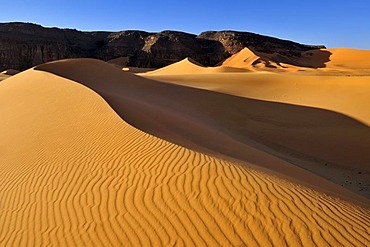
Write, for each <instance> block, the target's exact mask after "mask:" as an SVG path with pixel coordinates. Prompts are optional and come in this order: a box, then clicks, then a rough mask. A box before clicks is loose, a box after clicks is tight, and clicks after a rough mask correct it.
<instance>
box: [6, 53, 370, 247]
mask: <svg viewBox="0 0 370 247" xmlns="http://www.w3.org/2000/svg"><path fill="white" fill-rule="evenodd" d="M334 53H335V52H334ZM248 54H250V53H248ZM345 56H346V55H345ZM231 59H234V60H235V57H234V58H231ZM257 59H259V58H258V57H257ZM340 59H342V55H340V54H338V60H337V61H340ZM236 60H238V59H236ZM355 60H356V59H355ZM360 60H361V59H360ZM333 61H334V60H333ZM356 61H358V60H356ZM361 61H362V60H361ZM225 62H227V63H229V62H230V61H225ZM236 62H237V63H238V64H240V61H239V60H238V61H236ZM247 63H248V64H249V65H248V66H245V67H243V64H241V65H240V66H239V65H237V64H236V63H235V64H234V63H232V62H230V63H229V64H227V65H223V66H219V67H217V68H205V67H202V66H200V65H197V64H196V63H195V62H194V61H191V60H189V59H186V60H183V61H182V62H180V63H178V64H174V65H171V66H172V67H167V68H163V69H160V70H158V71H156V72H155V71H154V72H149V73H147V74H145V76H138V75H135V74H132V73H127V72H125V71H122V69H120V68H117V67H116V66H114V65H110V64H108V63H105V62H102V61H98V60H93V59H72V60H62V61H57V62H52V63H48V64H44V65H40V66H37V67H35V68H32V69H29V70H27V71H25V72H22V73H20V74H17V75H15V76H13V77H11V78H8V79H6V80H4V81H2V82H1V83H0V115H1V116H2V121H0V136H1V138H0V177H1V180H0V181H1V182H0V198H1V199H0V200H1V201H0V222H2V224H1V225H0V243H1V245H4V246H9V245H10V246H40V245H41V246H46V245H55V246H60V245H62V246H91V245H96V246H102V245H104V246H175V245H176V246H272V245H273V246H286V245H289V246H302V245H303V246H341V245H344V246H369V245H370V241H369V239H370V234H369V231H368V229H369V228H370V208H369V202H370V200H369V198H370V197H369V184H368V181H369V174H370V169H369V163H368V161H369V156H368V153H367V150H369V148H370V144H369V141H370V138H369V135H370V133H369V122H370V116H369V112H368V111H366V107H367V106H369V101H368V99H369V97H367V96H368V94H369V93H368V92H369V91H368V89H369V85H367V84H368V83H366V81H368V79H369V77H368V76H366V75H361V76H359V75H358V74H357V76H355V77H349V76H343V75H342V74H341V75H333V73H334V72H333V69H331V68H329V66H328V67H327V69H328V70H329V69H331V71H330V75H325V72H317V71H315V72H312V73H311V72H309V70H314V68H309V69H307V70H308V72H307V71H306V67H303V69H302V70H304V71H301V72H302V75H301V74H299V70H296V69H294V68H293V66H296V65H292V68H293V69H291V68H288V69H291V71H290V72H288V71H284V68H281V69H279V68H277V69H276V71H275V72H274V71H269V70H270V69H272V68H269V67H267V69H266V67H264V66H263V65H260V67H261V70H258V68H257V69H256V67H255V66H254V65H255V64H256V63H255V64H254V65H253V62H252V63H251V64H250V61H249V60H247ZM338 63H341V64H342V62H338ZM359 64H360V63H359ZM365 65H366V64H365ZM365 65H364V67H361V70H362V72H361V73H365V72H366V70H367V67H366V66H365ZM233 66H234V67H233ZM335 66H338V65H335V64H334V63H333V67H335ZM357 66H362V65H356V67H348V68H346V69H345V70H346V72H345V73H352V72H353V71H355V70H357V69H359V68H360V67H357ZM296 67H297V66H296ZM325 68H326V67H323V68H320V69H319V68H316V70H325ZM167 69H168V71H167ZM280 70H282V71H281V73H280V72H279V71H280ZM166 71H167V72H166ZM242 71H243V72H242ZM251 71H253V72H251ZM317 73H323V75H318V74H317ZM339 96H340V98H339ZM343 176H345V177H347V176H350V177H349V178H347V181H350V182H351V183H352V184H349V182H347V183H348V184H347V183H345V181H342V180H343ZM361 179H362V180H361ZM360 181H363V182H360ZM342 182H343V183H344V184H341V183H342ZM354 183H356V184H355V185H353V184H354ZM359 183H361V184H359ZM341 185H343V186H341Z"/></svg>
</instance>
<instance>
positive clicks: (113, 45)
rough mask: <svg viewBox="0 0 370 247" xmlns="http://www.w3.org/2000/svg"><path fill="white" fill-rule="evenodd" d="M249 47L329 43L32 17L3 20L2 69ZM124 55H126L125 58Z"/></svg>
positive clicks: (163, 60) (167, 59)
mask: <svg viewBox="0 0 370 247" xmlns="http://www.w3.org/2000/svg"><path fill="white" fill-rule="evenodd" d="M244 47H251V48H253V49H254V50H256V51H260V52H265V53H278V54H280V55H282V56H287V57H299V56H301V53H302V52H303V51H307V50H311V49H318V48H324V46H310V45H302V44H299V43H295V42H292V41H287V40H281V39H277V38H272V37H268V36H262V35H258V34H254V33H248V32H235V31H219V32H214V31H209V32H204V33H201V34H200V35H198V36H197V35H194V34H189V33H184V32H176V31H163V32H159V33H149V32H144V31H135V30H129V31H121V32H82V31H78V30H74V29H60V28H45V27H42V26H40V25H36V24H31V23H20V22H13V23H0V71H2V70H4V69H7V68H14V69H18V70H24V69H27V68H30V67H32V66H35V65H38V64H41V63H45V62H49V61H54V60H59V59H64V58H77V57H90V58H98V59H102V60H104V61H108V60H113V61H114V59H117V58H118V60H117V61H127V64H125V65H127V66H134V67H154V68H159V67H163V66H166V65H169V64H171V63H174V62H177V61H180V60H182V59H184V58H186V57H191V58H193V59H194V60H196V61H198V62H200V63H202V64H204V65H206V66H213V65H216V64H218V63H220V62H222V61H223V60H225V59H226V58H228V57H229V56H231V55H232V54H235V53H237V52H239V51H240V50H241V49H243V48H244ZM119 58H124V59H119Z"/></svg>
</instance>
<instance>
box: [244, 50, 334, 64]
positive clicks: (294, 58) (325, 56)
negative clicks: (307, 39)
mask: <svg viewBox="0 0 370 247" xmlns="http://www.w3.org/2000/svg"><path fill="white" fill-rule="evenodd" d="M249 49H250V50H251V51H252V52H253V53H254V54H255V55H256V56H259V57H261V58H263V59H264V60H266V61H269V60H271V61H273V62H275V63H277V64H280V63H284V64H290V65H294V66H298V67H306V68H313V69H318V68H325V67H326V63H327V62H329V61H330V56H331V55H332V53H331V52H330V51H328V50H320V49H315V50H308V51H302V52H300V53H295V54H291V53H289V52H277V53H274V54H267V53H262V52H258V51H256V50H255V49H254V48H252V47H249Z"/></svg>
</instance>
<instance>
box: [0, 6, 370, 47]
mask: <svg viewBox="0 0 370 247" xmlns="http://www.w3.org/2000/svg"><path fill="white" fill-rule="evenodd" d="M51 3H52V4H51ZM0 6H1V10H0V11H1V12H0V13H1V14H0V22H10V21H24V22H33V23H38V24H41V25H43V26H48V27H54V26H56V27H63V28H76V29H78V30H86V31H90V30H107V31H118V30H126V29H139V30H145V31H162V30H179V31H185V32H190V33H195V34H198V33H200V32H202V31H207V30H240V31H250V32H255V33H259V34H265V35H270V36H274V37H278V38H283V39H289V40H293V41H297V42H300V43H306V44H324V45H326V46H327V47H351V48H359V49H370V14H369V10H370V0H352V1H347V0H346V1H344V0H337V1H334V0H328V1H325V0H321V1H319V0H311V1H302V0H296V1H288V0H279V1H276V0H273V1H270V0H262V1H261V0H244V1H239V0H234V1H230V0H229V1H228V0H223V1H218V0H215V1H204V0H198V1H192V0H189V1H184V0H172V1H167V0H163V1H154V0H152V1H146V0H143V1H134V0H131V1H123V0H121V1H111V0H105V1H104V0H102V1H95V0H90V1H85V0H74V1H70V0H64V1H62V0H54V1H53V0H36V1H35V0H33V1H30V0H23V1H18V0H12V1H4V0H0Z"/></svg>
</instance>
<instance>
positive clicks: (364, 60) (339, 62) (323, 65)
mask: <svg viewBox="0 0 370 247" xmlns="http://www.w3.org/2000/svg"><path fill="white" fill-rule="evenodd" d="M369 57H370V51H368V50H356V49H348V48H334V49H317V50H310V51H306V52H302V54H301V56H300V57H292V56H283V55H280V54H277V53H272V54H267V53H261V52H257V51H253V50H250V49H249V48H244V49H243V50H241V51H240V52H239V53H237V54H235V55H233V56H232V57H230V58H228V59H226V60H225V61H224V62H223V64H222V66H228V67H235V68H243V69H248V70H252V71H270V72H309V73H313V74H336V75H370V61H369Z"/></svg>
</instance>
